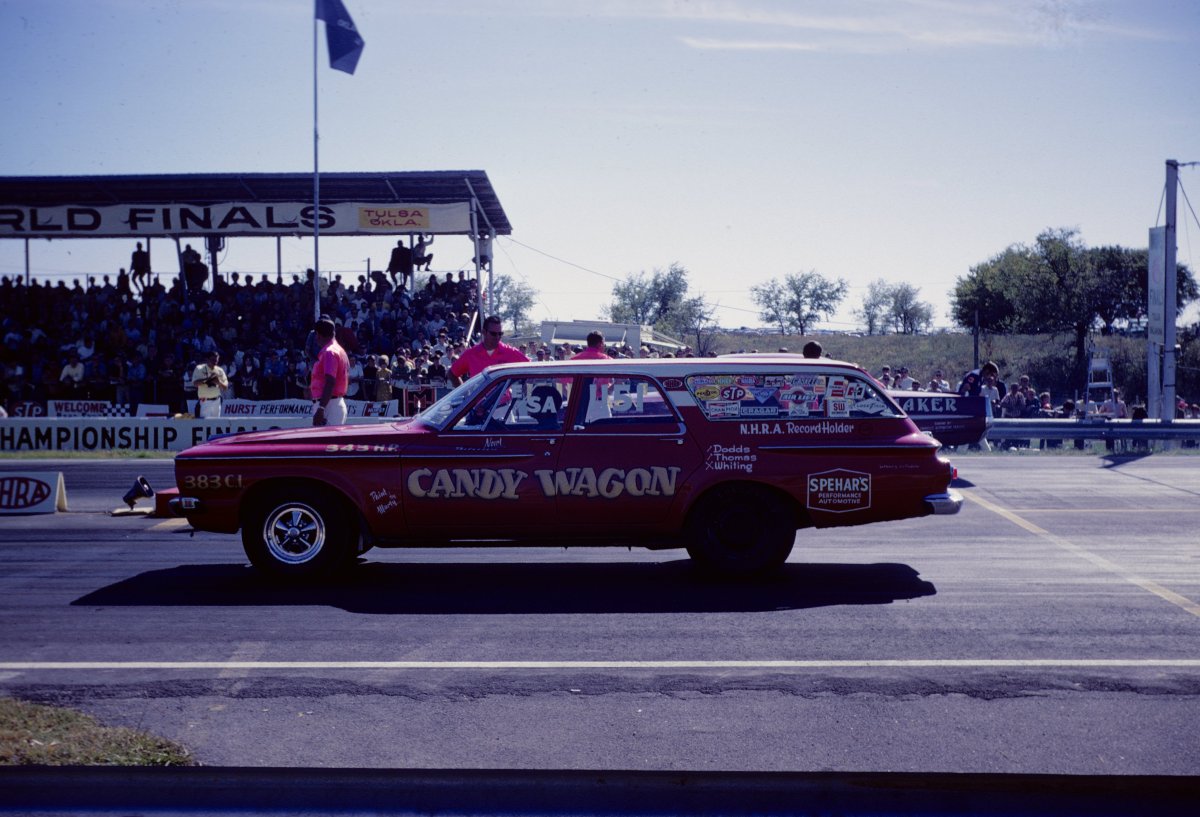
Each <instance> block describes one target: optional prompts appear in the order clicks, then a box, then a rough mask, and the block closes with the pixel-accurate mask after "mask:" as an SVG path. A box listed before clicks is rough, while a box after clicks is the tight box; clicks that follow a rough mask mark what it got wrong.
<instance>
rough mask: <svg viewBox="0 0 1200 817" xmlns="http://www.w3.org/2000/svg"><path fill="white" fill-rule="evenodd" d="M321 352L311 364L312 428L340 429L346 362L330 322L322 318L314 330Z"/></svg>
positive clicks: (347, 370)
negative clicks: (334, 427) (337, 427)
mask: <svg viewBox="0 0 1200 817" xmlns="http://www.w3.org/2000/svg"><path fill="white" fill-rule="evenodd" d="M314 331H316V333H317V342H318V343H320V344H321V351H320V352H318V353H317V362H316V363H314V364H313V368H312V378H311V380H310V381H309V386H310V388H311V389H312V396H313V399H314V400H316V405H315V406H314V408H313V425H315V426H324V425H335V426H338V425H341V424H342V423H344V422H346V388H347V387H348V386H349V385H350V358H349V357H348V356H347V355H346V350H345V349H343V348H342V346H341V344H339V343H338V342H337V341H336V340H335V339H334V337H333V334H334V325H333V321H331V320H329V319H328V318H322V319H321V320H319V321H317V325H316V326H315V327H314Z"/></svg>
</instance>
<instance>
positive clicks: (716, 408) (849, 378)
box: [685, 372, 900, 421]
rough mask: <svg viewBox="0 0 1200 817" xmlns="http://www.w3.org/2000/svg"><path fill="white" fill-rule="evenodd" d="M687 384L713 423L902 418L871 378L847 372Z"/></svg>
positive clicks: (697, 379) (695, 378)
mask: <svg viewBox="0 0 1200 817" xmlns="http://www.w3.org/2000/svg"><path fill="white" fill-rule="evenodd" d="M685 382H686V384H687V389H688V391H689V392H690V393H691V395H692V397H694V398H695V399H696V405H697V406H699V407H700V411H701V412H703V414H704V416H705V417H707V418H708V419H709V420H717V421H719V420H780V419H786V420H794V419H797V418H800V419H804V418H807V417H813V418H818V417H820V418H825V417H837V418H843V419H848V418H853V419H870V418H872V417H899V416H900V411H899V409H898V408H897V407H896V404H895V403H893V402H892V400H891V399H890V398H889V397H886V396H885V395H884V394H883V392H882V391H881V390H880V389H878V388H877V387H876V386H875V385H874V384H872V383H871V382H870V381H869V380H867V378H865V377H860V376H856V375H853V374H848V373H844V372H838V373H833V372H799V373H797V372H788V373H780V374H722V375H692V376H690V377H688V378H687V379H686V381H685Z"/></svg>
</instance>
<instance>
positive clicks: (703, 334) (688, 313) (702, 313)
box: [676, 295, 717, 357]
mask: <svg viewBox="0 0 1200 817" xmlns="http://www.w3.org/2000/svg"><path fill="white" fill-rule="evenodd" d="M676 314H677V315H678V326H679V329H680V330H681V331H680V334H679V337H680V339H685V338H693V337H694V338H695V340H696V343H695V347H694V349H695V352H696V354H697V355H699V356H700V357H707V356H708V353H709V352H711V351H712V349H713V341H714V339H715V337H716V328H717V321H716V310H715V309H714V307H712V306H711V305H710V304H708V303H705V301H704V298H703V296H699V295H697V296H696V297H694V298H687V299H685V300H684V301H683V303H682V304H680V305H679V309H678V310H677V312H676Z"/></svg>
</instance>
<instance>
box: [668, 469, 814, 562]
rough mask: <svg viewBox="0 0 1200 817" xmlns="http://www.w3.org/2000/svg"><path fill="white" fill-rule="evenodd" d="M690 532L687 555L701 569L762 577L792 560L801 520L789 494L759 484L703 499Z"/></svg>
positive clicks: (727, 489)
mask: <svg viewBox="0 0 1200 817" xmlns="http://www.w3.org/2000/svg"><path fill="white" fill-rule="evenodd" d="M685 536H686V540H687V551H688V555H689V556H691V557H692V561H693V562H695V563H696V566H697V567H699V568H701V569H702V570H705V571H706V572H711V573H715V574H719V575H725V576H758V575H763V574H766V573H770V572H773V571H776V570H778V569H779V568H780V567H782V565H783V563H784V562H785V561H787V557H788V554H790V553H791V552H792V545H793V544H795V542H796V520H795V515H794V513H793V509H792V507H791V503H790V502H788V500H787V499H786V498H785V497H783V496H780V495H779V494H777V493H775V492H773V491H771V490H769V489H766V488H761V487H757V486H754V485H730V486H727V487H724V488H718V489H717V490H715V491H713V492H711V493H709V494H706V495H705V496H703V497H701V498H700V500H699V501H698V502H697V504H696V506H695V507H694V508H693V509H692V511H691V513H690V514H689V516H688V521H687V528H686V530H685Z"/></svg>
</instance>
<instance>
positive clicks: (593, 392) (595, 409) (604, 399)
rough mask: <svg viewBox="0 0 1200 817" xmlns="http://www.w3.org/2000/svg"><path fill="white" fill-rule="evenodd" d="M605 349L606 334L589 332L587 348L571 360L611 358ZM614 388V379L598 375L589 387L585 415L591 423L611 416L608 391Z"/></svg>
mask: <svg viewBox="0 0 1200 817" xmlns="http://www.w3.org/2000/svg"><path fill="white" fill-rule="evenodd" d="M609 359H610V358H609V356H608V354H607V353H606V352H605V351H604V335H602V334H600V333H599V332H588V336H587V348H586V349H584V350H583V351H582V352H579V353H577V354H576V355H575V356H574V357H572V358H571V360H609ZM611 388H612V380H611V379H610V378H607V377H597V378H595V379H593V380H592V385H591V388H590V389H589V392H590V393H589V394H588V402H587V411H586V413H585V414H584V416H585V417H586V418H587V421H588V422H589V423H590V422H591V421H593V420H599V419H601V418H603V417H611V416H612V410H611V409H610V408H609V405H608V393H609V391H611Z"/></svg>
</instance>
